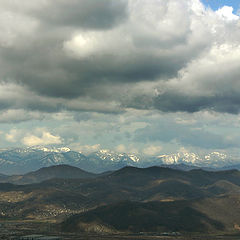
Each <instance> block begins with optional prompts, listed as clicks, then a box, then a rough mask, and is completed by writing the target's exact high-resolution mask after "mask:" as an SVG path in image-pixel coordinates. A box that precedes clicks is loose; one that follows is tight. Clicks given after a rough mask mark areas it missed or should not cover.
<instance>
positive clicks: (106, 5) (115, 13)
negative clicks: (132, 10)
mask: <svg viewBox="0 0 240 240" xmlns="http://www.w3.org/2000/svg"><path fill="white" fill-rule="evenodd" d="M127 4H128V2H127V1H126V0H118V1H115V0H101V1H99V0H90V1H89V0H81V1H79V0H68V1H64V0H58V1H57V0H55V1H49V2H48V4H47V5H46V6H45V7H43V8H39V9H38V10H35V11H33V12H31V13H32V14H33V16H34V17H36V16H37V17H38V18H40V19H41V20H42V21H43V22H45V24H46V25H49V24H54V25H60V26H72V27H77V28H85V29H108V28H112V27H114V26H116V25H118V24H120V23H121V22H123V21H125V20H126V19H127V15H128V13H127ZM31 13H30V14H31Z"/></svg>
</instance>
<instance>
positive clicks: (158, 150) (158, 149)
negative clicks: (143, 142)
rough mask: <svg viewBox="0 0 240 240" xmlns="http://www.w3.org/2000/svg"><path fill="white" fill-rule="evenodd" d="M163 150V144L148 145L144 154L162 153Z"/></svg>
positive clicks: (154, 154)
mask: <svg viewBox="0 0 240 240" xmlns="http://www.w3.org/2000/svg"><path fill="white" fill-rule="evenodd" d="M161 151H162V147H161V146H154V145H151V146H148V147H146V148H144V149H143V151H142V152H143V154H145V155H148V156H156V155H157V154H160V153H161Z"/></svg>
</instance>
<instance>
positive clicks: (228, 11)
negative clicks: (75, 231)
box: [216, 6, 239, 21]
mask: <svg viewBox="0 0 240 240" xmlns="http://www.w3.org/2000/svg"><path fill="white" fill-rule="evenodd" d="M216 13H217V15H218V16H220V17H221V18H222V19H224V20H227V21H237V20H239V16H238V15H235V14H233V7H230V6H223V7H222V8H220V9H218V10H217V12H216Z"/></svg>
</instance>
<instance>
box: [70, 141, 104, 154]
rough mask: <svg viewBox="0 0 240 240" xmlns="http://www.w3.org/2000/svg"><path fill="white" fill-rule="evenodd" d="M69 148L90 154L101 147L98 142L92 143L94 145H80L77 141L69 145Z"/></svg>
mask: <svg viewBox="0 0 240 240" xmlns="http://www.w3.org/2000/svg"><path fill="white" fill-rule="evenodd" d="M70 146H71V148H72V149H73V150H75V151H78V152H81V153H83V154H90V153H93V152H97V151H98V150H100V149H101V145H100V144H94V145H81V144H79V143H74V144H71V145H70Z"/></svg>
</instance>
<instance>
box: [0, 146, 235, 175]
mask: <svg viewBox="0 0 240 240" xmlns="http://www.w3.org/2000/svg"><path fill="white" fill-rule="evenodd" d="M60 164H68V165H71V166H75V167H79V168H81V169H83V170H85V171H89V172H93V173H101V172H106V171H113V170H117V169H120V168H122V167H125V166H135V167H149V166H160V165H165V166H180V165H182V166H185V167H184V168H185V169H187V168H188V170H189V169H192V168H203V169H205V170H207V169H217V170H224V169H233V168H236V169H240V160H238V159H237V158H234V157H232V156H227V155H226V154H223V153H220V152H211V153H209V154H207V155H199V154H196V153H189V152H186V151H181V152H179V153H176V154H169V155H158V156H154V157H153V156H152V157H146V156H136V155H133V154H127V153H116V152H113V151H109V150H99V151H98V152H94V153H91V154H88V155H84V154H82V153H80V152H76V151H72V150H70V149H69V148H66V147H65V148H46V147H34V148H14V149H2V150H0V173H1V174H8V175H9V174H10V175H13V174H18V175H19V174H24V173H27V172H30V171H35V170H37V169H39V168H42V167H48V166H52V165H60ZM2 177H3V176H1V175H0V179H1V178H2Z"/></svg>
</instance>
